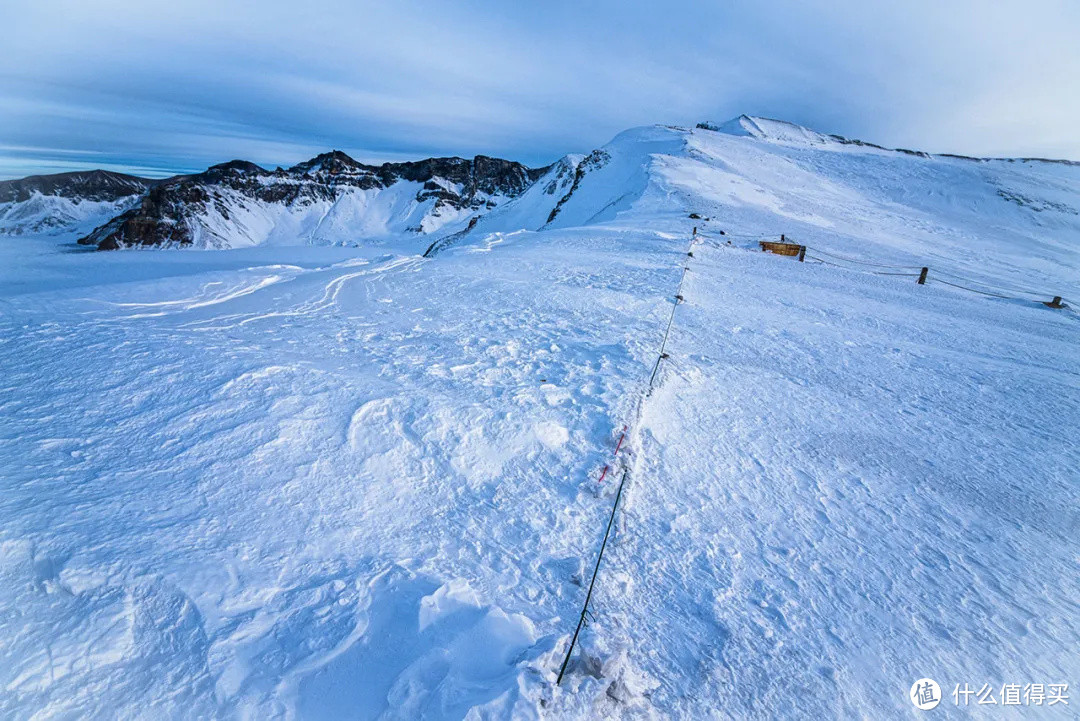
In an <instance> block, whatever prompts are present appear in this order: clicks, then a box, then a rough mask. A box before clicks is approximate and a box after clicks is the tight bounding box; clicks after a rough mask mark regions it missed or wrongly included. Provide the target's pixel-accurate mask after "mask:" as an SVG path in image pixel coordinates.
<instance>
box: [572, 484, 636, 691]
mask: <svg viewBox="0 0 1080 721" xmlns="http://www.w3.org/2000/svg"><path fill="white" fill-rule="evenodd" d="M629 472H630V471H629V470H623V474H622V479H620V480H619V492H618V493H617V494H615V503H614V505H612V506H611V515H610V516H608V522H607V530H606V531H604V541H603V543H601V544H600V553H599V554H598V555H597V556H596V565H595V566H594V567H593V572H592V580H591V581H589V592H588V593H586V594H585V606H584V607H583V608H582V609H581V617H580V618H578V623H577V628H575V629H574V637H573V638H572V639H570V648H569V649H567V651H566V658H564V659H563V662H562V668H560V669H559V678H558V679H556V681H555V685H556V686H558V685H559V684H561V683H562V679H563V674H565V673H566V666H567V664H569V663H570V654H572V653H573V652H574V645H575V644H577V639H578V634H579V633H581V627H582V626H583V625H586V623H587V622H586V619H585V617H586V615H587V614H588V613H589V601H591V600H592V592H593V586H595V585H596V574H597V573H598V572H599V571H600V561H602V560H604V549H605V548H607V542H608V536H610V535H611V526H612V524H614V523H615V511H616V509H618V507H619V499H621V498H622V491H623V485H624V484H625V483H626V475H627V474H628V473H629Z"/></svg>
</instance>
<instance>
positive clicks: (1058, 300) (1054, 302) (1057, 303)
mask: <svg viewBox="0 0 1080 721" xmlns="http://www.w3.org/2000/svg"><path fill="white" fill-rule="evenodd" d="M1043 305H1045V306H1046V307H1047V308H1064V307H1065V306H1063V305H1062V304H1061V296H1060V295H1055V296H1054V299H1053V300H1052V301H1050V302H1049V303H1046V302H1045V301H1044V302H1043Z"/></svg>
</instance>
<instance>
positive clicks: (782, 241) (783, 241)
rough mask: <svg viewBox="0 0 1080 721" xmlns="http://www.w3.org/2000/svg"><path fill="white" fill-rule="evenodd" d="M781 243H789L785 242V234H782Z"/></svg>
mask: <svg viewBox="0 0 1080 721" xmlns="http://www.w3.org/2000/svg"><path fill="white" fill-rule="evenodd" d="M780 242H781V243H786V242H787V241H786V240H784V234H783V233H781V234H780Z"/></svg>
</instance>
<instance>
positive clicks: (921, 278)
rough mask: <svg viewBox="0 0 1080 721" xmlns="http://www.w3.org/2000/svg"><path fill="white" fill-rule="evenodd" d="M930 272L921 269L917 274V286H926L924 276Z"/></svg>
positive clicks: (926, 269) (927, 269)
mask: <svg viewBox="0 0 1080 721" xmlns="http://www.w3.org/2000/svg"><path fill="white" fill-rule="evenodd" d="M928 272H930V269H929V268H923V269H922V270H921V271H920V272H919V285H926V274H927V273H928Z"/></svg>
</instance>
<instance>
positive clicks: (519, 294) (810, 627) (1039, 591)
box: [0, 128, 1080, 719]
mask: <svg viewBox="0 0 1080 721" xmlns="http://www.w3.org/2000/svg"><path fill="white" fill-rule="evenodd" d="M610 151H611V155H612V158H613V159H612V160H611V162H610V163H609V164H608V165H607V166H605V167H603V168H601V169H600V170H598V171H596V173H597V178H599V180H601V181H603V182H602V183H599V184H593V185H590V184H589V181H588V178H589V176H586V181H583V182H582V183H581V184H580V187H579V188H578V189H577V190H575V191H574V195H573V197H572V199H571V200H570V201H568V202H567V203H565V206H564V208H563V210H562V212H561V213H560V215H559V217H558V218H557V219H556V222H555V223H554V226H555V227H554V229H550V230H545V231H543V232H498V233H487V232H481V233H477V235H476V237H472V236H470V237H468V238H465V239H463V240H461V241H459V242H458V243H457V244H455V245H454V247H451V248H448V249H447V250H445V251H443V252H441V253H439V254H438V256H437V257H436V258H434V259H422V258H420V257H418V256H415V255H407V254H398V253H395V252H392V250H391V246H388V245H387V244H385V243H383V244H380V245H378V246H376V247H370V248H352V249H341V248H334V249H327V248H295V247H294V248H279V247H270V248H250V249H243V250H235V251H221V252H208V253H183V252H170V251H145V252H134V253H111V254H83V253H71V252H67V250H68V248H67V246H65V245H64V244H63V242H61V241H57V240H43V239H32V238H20V239H17V240H10V241H5V244H4V245H3V246H2V247H0V256H2V257H0V260H8V259H10V262H9V263H7V265H6V267H7V268H8V271H7V272H5V273H4V274H3V276H2V278H0V280H2V283H0V290H2V293H0V369H2V371H3V373H2V374H0V378H2V380H0V459H2V460H3V464H2V467H3V471H2V473H0V483H2V489H3V492H2V493H0V519H2V520H3V523H2V524H0V716H4V717H12V718H31V717H42V718H43V717H76V716H77V717H91V718H94V717H97V718H112V717H117V716H119V717H124V718H137V717H142V718H207V717H223V718H236V717H240V718H361V719H369V718H380V717H381V718H416V717H429V718H463V717H466V716H467V715H468V717H469V718H606V717H613V718H649V717H656V718H668V717H680V718H712V717H718V718H763V719H764V718H805V717H807V716H811V715H816V716H820V717H826V718H852V717H865V718H895V717H898V718H906V717H909V716H910V715H911V714H914V713H916V712H915V711H914V709H913V707H912V706H911V705H910V702H909V701H908V700H907V691H908V688H909V687H910V684H911V682H912V681H914V680H915V679H916V678H920V677H922V676H931V677H933V678H935V679H937V680H938V681H939V682H940V683H941V684H942V687H943V688H944V689H945V690H946V693H947V694H948V693H951V689H952V684H954V683H961V684H963V683H964V682H968V683H971V684H972V685H980V684H982V683H984V682H988V683H996V684H1000V683H1003V682H1017V683H1025V682H1043V683H1056V682H1071V683H1073V684H1075V683H1076V682H1077V680H1078V679H1080V674H1078V673H1077V671H1078V670H1080V661H1078V657H1077V654H1076V652H1075V649H1076V648H1077V647H1078V646H1080V605H1078V603H1077V601H1076V600H1075V599H1076V598H1077V597H1078V596H1080V573H1077V571H1080V568H1078V566H1080V546H1078V543H1077V538H1078V537H1080V534H1078V530H1080V528H1078V523H1077V515H1076V508H1077V507H1078V501H1080V498H1078V496H1080V490H1078V483H1077V471H1076V469H1077V468H1080V450H1078V446H1077V444H1076V441H1075V432H1073V431H1072V430H1071V429H1072V428H1073V427H1075V426H1076V424H1077V421H1078V413H1077V408H1078V406H1080V403H1078V398H1080V392H1078V391H1080V381H1078V379H1080V353H1078V347H1077V346H1078V343H1077V330H1078V321H1077V316H1076V315H1075V313H1072V312H1070V311H1053V310H1050V309H1047V308H1045V307H1043V306H1039V305H1037V304H1033V303H1021V302H1015V301H1002V300H991V299H986V298H980V297H977V296H973V295H970V294H966V293H962V292H959V291H954V290H950V289H947V288H943V287H941V286H923V287H920V286H917V285H916V284H915V283H914V282H912V281H911V279H906V278H900V279H897V278H888V277H881V276H873V275H869V274H866V273H858V272H853V271H847V270H841V269H836V268H830V267H826V266H820V265H813V264H810V263H804V264H799V263H797V262H795V261H793V260H791V259H784V258H778V257H775V256H767V255H764V254H761V253H756V252H750V251H751V249H752V248H753V247H754V243H753V241H752V240H739V239H738V238H735V244H734V245H733V246H731V247H728V246H725V245H724V241H725V237H724V236H719V235H718V234H717V233H716V232H715V230H716V229H717V228H727V229H728V230H729V231H734V232H735V233H736V234H745V235H746V236H753V235H760V234H765V233H770V234H771V233H773V232H774V231H775V232H777V233H778V232H784V231H785V230H786V231H787V232H789V233H791V234H793V235H795V236H796V237H797V238H799V239H800V240H803V241H804V242H808V243H810V244H812V245H814V244H816V245H820V246H823V247H824V248H827V249H832V250H834V251H836V252H840V253H845V254H847V255H850V256H855V257H871V258H874V259H880V260H881V262H892V261H897V262H909V261H912V260H919V261H920V262H921V259H922V258H925V257H927V254H928V253H937V254H939V256H940V257H941V258H942V259H943V260H942V263H943V264H945V263H947V265H943V267H948V268H953V269H956V270H961V271H964V272H967V273H980V272H981V273H984V274H985V275H986V276H987V277H993V278H998V279H1000V278H1002V277H1012V276H1014V275H1015V276H1016V277H1017V282H1018V283H1019V282H1020V281H1021V280H1023V281H1025V282H1028V283H1033V284H1034V285H1035V286H1036V287H1043V286H1047V287H1054V288H1064V293H1063V294H1065V295H1066V296H1068V295H1070V294H1072V295H1077V294H1076V293H1075V291H1073V290H1072V289H1073V288H1075V287H1076V286H1075V283H1074V281H1073V280H1070V278H1071V275H1070V274H1072V275H1075V265H1076V260H1075V258H1076V255H1075V250H1074V249H1073V250H1068V249H1067V248H1066V245H1065V242H1064V240H1062V239H1061V238H1066V239H1068V238H1071V239H1072V240H1073V241H1075V240H1076V239H1077V237H1078V236H1077V233H1076V232H1075V229H1071V226H1067V225H1064V221H1060V223H1062V224H1061V225H1059V226H1058V227H1055V228H1054V233H1055V234H1056V235H1055V238H1057V239H1055V240H1047V241H1046V242H1039V243H1034V242H1032V243H1030V244H1029V245H1028V246H1027V247H1029V248H1032V249H1033V250H1032V252H1031V253H1030V254H1029V255H1028V256H1024V255H1023V247H1024V246H1023V243H1022V242H1021V241H1023V233H1024V232H1028V231H1027V230H1024V229H1025V228H1027V226H1025V225H1023V224H1024V223H1027V222H1031V221H1030V219H1029V218H1028V216H1025V215H1019V214H1020V213H1024V212H1027V211H1024V210H1023V209H1018V208H1014V207H1013V206H1011V205H1009V204H1008V203H1006V202H1005V201H1001V199H1000V198H998V199H997V200H998V201H1000V202H1001V206H1000V207H1001V208H1004V209H1005V210H1003V211H1001V213H1002V214H1000V215H999V216H993V217H990V218H989V219H983V220H978V219H975V218H974V217H973V215H972V214H971V211H970V207H971V206H977V207H980V208H981V209H982V211H984V212H985V210H986V207H987V206H986V205H985V203H986V199H985V198H984V197H983V196H978V195H977V194H976V193H975V192H974V191H973V190H970V187H969V185H965V184H964V183H959V184H958V185H956V186H955V187H956V190H955V193H956V195H957V197H958V198H959V200H953V199H950V198H952V196H947V195H942V197H941V198H936V196H934V194H933V192H931V191H933V190H935V189H936V188H938V187H939V186H938V185H935V183H937V182H938V177H939V176H938V175H933V173H938V174H939V175H941V177H944V178H946V181H942V185H941V186H940V187H946V186H948V184H949V183H952V182H954V181H956V180H957V178H961V177H963V178H967V181H965V182H968V181H970V182H972V183H973V182H974V181H973V180H971V176H972V174H982V175H994V174H995V173H996V174H1000V175H1002V176H1004V175H1005V174H1006V173H1014V172H1015V173H1018V172H1019V171H1014V170H1010V169H996V166H995V169H987V168H984V167H982V166H978V167H976V166H966V165H963V164H962V162H960V161H957V162H956V163H954V164H951V165H949V164H943V165H941V167H940V168H937V169H936V170H933V172H931V171H924V170H922V168H923V166H918V165H912V164H913V163H915V162H916V160H915V159H910V158H907V157H903V158H898V159H894V158H893V157H892V156H882V157H883V159H882V160H881V161H880V163H879V166H874V167H875V168H876V171H875V172H876V173H877V174H876V175H875V172H870V171H869V170H867V168H866V167H865V166H867V165H868V164H870V163H871V161H870V160H867V159H866V157H864V156H863V155H859V154H857V153H849V152H846V150H845V151H844V152H840V151H836V150H815V151H813V152H810V151H805V150H799V149H798V148H795V147H789V146H787V145H784V144H779V145H772V144H769V143H766V142H764V141H759V140H750V139H743V138H732V137H729V136H724V135H723V134H719V133H709V132H700V131H699V132H695V133H680V132H675V131H663V130H660V129H655V128H654V129H649V130H648V131H647V132H644V133H643V134H640V136H637V135H634V134H633V133H630V134H624V135H623V136H620V137H619V138H618V139H616V141H615V142H614V143H613V144H612V146H610ZM870 155H873V153H870ZM934 162H938V161H934ZM935 167H936V166H935ZM954 167H955V168H959V170H954ZM890 173H893V174H902V173H908V175H906V176H904V178H907V180H904V181H901V180H900V179H897V178H896V177H890V175H889V174H890ZM919 174H926V175H927V177H922V175H919ZM1021 175H1022V174H1019V175H1018V176H1017V177H1020V176H1021ZM930 176H932V177H930ZM996 177H997V176H995V178H996ZM912 178H921V179H920V180H918V182H920V183H922V184H923V185H922V186H917V184H916V181H915V180H912ZM1023 178H1024V179H1023V182H1024V183H1028V182H1031V181H1029V180H1027V179H1026V178H1027V176H1023ZM616 180H617V181H618V182H615V181H616ZM994 182H998V180H996V179H995V180H994ZM1016 182H1018V183H1019V182H1020V180H1017V181H1016ZM1062 182H1064V181H1062ZM949 187H951V186H949ZM627 188H629V190H628V189H627ZM896 188H903V190H902V191H897V190H895V189H896ZM920 191H921V192H920ZM1029 192H1030V191H1029ZM1046 192H1047V193H1051V191H1049V190H1048V191H1046ZM523 197H524V196H523ZM530 197H531V196H530ZM988 197H991V198H993V197H996V196H993V195H992V194H991V195H990V196H988ZM1055 197H1056V196H1055ZM942 198H944V199H942ZM522 202H524V201H522ZM528 202H533V200H531V199H530V200H529V201H528ZM995 207H997V206H995ZM538 208H539V206H538ZM689 210H694V211H698V212H701V213H703V214H705V215H710V216H713V217H714V220H713V221H704V220H701V221H697V220H694V221H691V220H689V219H687V217H686V216H687V212H688V211H689ZM1005 211H1008V213H1011V215H1010V214H1006V212H1005ZM498 212H502V213H505V214H507V215H509V216H512V217H514V218H519V217H532V216H535V217H538V218H541V219H546V215H547V210H546V209H544V210H543V212H540V210H538V209H537V208H531V207H522V203H521V202H519V203H517V204H515V203H513V202H510V203H508V204H507V205H506V206H505V209H503V208H500V210H499V211H498ZM493 215H494V214H493ZM1032 217H1035V218H1036V220H1037V221H1038V222H1037V223H1036V224H1035V225H1033V226H1032V227H1035V228H1036V230H1035V231H1031V233H1033V234H1038V233H1041V232H1042V231H1040V230H1038V228H1040V227H1041V226H1039V225H1038V223H1044V222H1045V223H1050V222H1051V221H1048V220H1044V219H1043V216H1032ZM590 218H591V219H594V220H595V221H596V224H594V225H590V226H589V227H584V228H583V227H571V226H570V224H576V223H581V222H584V219H590ZM919 222H924V225H922V226H920V225H919ZM1053 222H1059V221H1053ZM969 223H970V224H972V225H970V226H969V225H968V224H969ZM563 224H566V225H565V226H564V225H563ZM994 224H997V227H998V228H999V229H1000V232H998V233H997V234H996V235H995V234H993V233H991V231H990V230H989V228H990V227H991V226H993V225H994ZM481 225H482V224H481ZM692 225H697V226H700V227H701V228H702V229H703V231H704V232H705V233H706V238H707V240H706V241H705V242H703V243H700V244H698V245H697V246H695V249H694V258H693V259H692V260H691V261H690V268H691V270H690V272H689V273H688V274H687V278H686V283H685V285H684V287H683V291H682V294H683V296H684V298H685V302H684V303H682V304H680V306H679V307H678V308H677V310H676V315H675V321H674V325H673V326H672V330H671V335H670V338H669V340H668V347H667V351H668V353H670V354H671V358H670V359H668V360H666V361H664V363H663V364H662V365H661V369H660V372H659V375H658V378H657V385H656V388H655V390H654V392H653V393H652V394H651V395H649V396H648V397H647V398H645V397H644V392H645V388H646V384H647V381H648V376H649V373H650V372H651V370H652V363H653V362H654V360H655V358H656V353H657V351H658V349H659V344H660V339H661V336H662V334H663V330H664V326H665V325H666V323H667V320H668V317H669V314H670V311H671V302H672V296H673V294H674V291H675V287H676V284H677V283H678V280H679V277H680V275H681V272H682V267H683V261H684V260H685V258H686V256H685V248H686V244H687V242H688V240H689V237H690V230H691V227H692ZM968 227H972V228H974V229H973V230H964V229H965V228H968ZM481 230H482V228H481ZM965 233H966V235H965ZM982 235H987V236H990V237H991V238H992V240H987V241H986V243H985V245H983V246H980V247H982V248H983V253H982V256H981V257H980V262H975V260H974V259H973V258H972V257H971V254H970V253H968V252H967V251H966V250H965V248H966V245H965V243H970V242H972V238H977V237H980V236H982ZM731 237H732V236H728V237H727V238H728V239H731ZM1063 248H1066V250H1062V249H1063ZM1070 253H1071V255H1070ZM864 254H865V255H864ZM1070 258H1071V261H1069V259H1070ZM1063 259H1064V260H1063ZM1066 261H1068V262H1066ZM1069 262H1071V265H1069V264H1068V263H1069ZM1070 269H1071V270H1070ZM623 423H631V424H632V425H631V429H630V436H629V437H628V440H627V442H626V444H625V445H624V447H623V450H622V451H621V452H620V457H621V460H620V461H618V462H619V463H625V464H626V465H627V467H629V469H630V475H629V480H628V483H627V487H626V491H625V495H624V497H623V502H622V505H621V507H620V510H619V512H618V515H617V516H616V525H615V528H614V530H613V532H612V539H611V541H610V545H609V547H608V550H607V551H606V554H605V558H604V565H603V566H602V567H601V569H600V576H599V578H598V581H597V590H596V592H595V595H594V599H593V604H592V607H591V608H592V611H593V618H592V621H591V623H590V624H589V625H588V626H587V627H586V628H585V629H584V630H583V632H582V635H581V639H580V641H579V645H580V647H579V649H578V650H577V651H576V652H575V655H574V657H573V659H572V661H571V664H570V667H569V669H568V674H567V678H566V679H565V680H564V682H563V685H562V686H560V687H555V686H554V684H553V681H554V675H555V672H556V671H557V669H558V665H559V663H560V662H561V660H562V655H563V653H564V652H565V649H566V644H567V643H568V641H569V636H570V633H571V632H572V631H573V625H574V623H575V622H576V620H577V616H578V614H579V613H580V609H581V603H582V602H583V601H584V595H585V585H586V584H587V583H588V574H589V573H591V570H592V565H593V564H594V563H595V554H596V551H597V550H598V546H599V543H600V540H601V536H602V533H603V527H604V524H605V523H606V520H607V516H608V513H609V512H610V509H611V504H612V502H613V500H614V493H615V481H614V479H615V478H616V474H614V473H611V472H609V473H608V475H607V478H606V480H605V481H604V482H602V483H598V482H597V477H598V476H599V473H600V469H601V468H602V467H603V465H604V464H605V463H609V462H610V461H611V452H612V450H613V448H614V445H615V442H616V439H617V436H618V431H619V430H620V429H621V428H622V425H623ZM1073 703H1074V704H1075V701H1073ZM1068 708H1069V709H1071V708H1073V706H1070V707H1068ZM994 711H995V717H997V715H1000V717H1002V718H1010V717H1016V716H1015V715H1010V713H1009V711H1010V710H1009V709H1002V708H997V709H994ZM958 712H960V713H958ZM1043 712H1044V713H1043V715H1044V716H1045V717H1047V718H1055V717H1061V718H1067V717H1069V716H1068V713H1069V711H1068V710H1065V709H1062V708H1060V707H1055V708H1053V709H1050V708H1045V709H1043ZM933 713H936V714H938V715H939V716H941V717H943V718H949V717H957V718H962V717H966V716H965V714H966V712H964V711H963V709H954V708H951V697H950V698H947V699H946V700H945V702H944V703H943V704H942V707H940V708H939V709H938V710H937V711H935V712H933Z"/></svg>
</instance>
